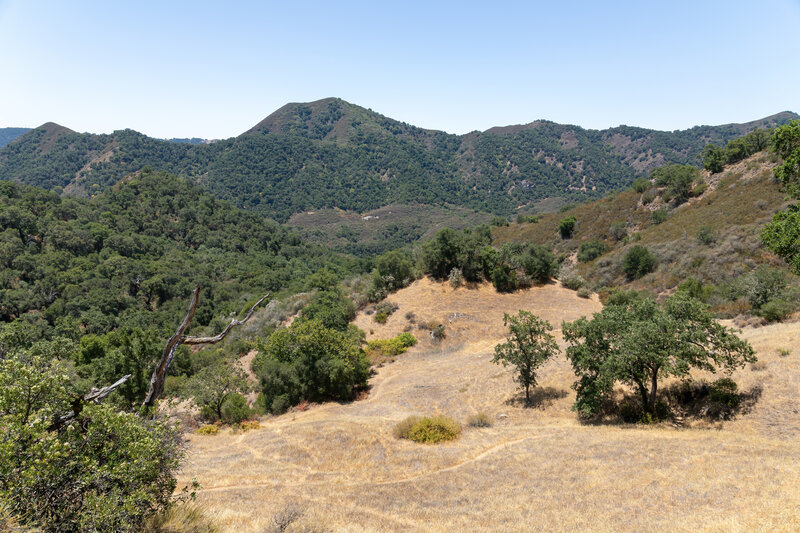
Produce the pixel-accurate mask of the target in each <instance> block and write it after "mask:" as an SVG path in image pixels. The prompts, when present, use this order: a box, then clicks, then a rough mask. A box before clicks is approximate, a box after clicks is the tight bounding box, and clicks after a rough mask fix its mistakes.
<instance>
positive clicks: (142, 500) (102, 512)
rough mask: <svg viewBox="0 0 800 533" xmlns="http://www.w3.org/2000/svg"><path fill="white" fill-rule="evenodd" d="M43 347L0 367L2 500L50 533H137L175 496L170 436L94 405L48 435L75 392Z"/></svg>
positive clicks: (157, 424) (158, 425) (173, 438)
mask: <svg viewBox="0 0 800 533" xmlns="http://www.w3.org/2000/svg"><path fill="white" fill-rule="evenodd" d="M56 342H60V341H56ZM41 348H42V347H41V346H39V347H38V348H37V347H34V348H33V349H31V350H21V351H17V352H15V353H13V354H11V355H9V356H7V357H6V358H4V359H0V427H2V428H3V430H2V431H0V480H2V481H1V482H0V500H2V501H3V502H4V504H5V505H7V506H8V508H9V510H10V511H11V512H13V513H14V514H15V515H16V516H18V517H20V518H21V519H24V520H25V521H26V522H27V523H30V524H35V525H37V526H39V527H42V528H43V529H45V530H47V531H138V530H139V529H140V527H141V526H142V523H143V521H144V519H145V518H146V517H147V516H148V515H151V514H153V513H155V512H157V511H159V510H161V509H164V508H165V507H166V506H167V505H168V503H169V501H170V498H171V496H172V493H173V491H174V489H175V485H176V481H175V475H174V472H175V471H176V469H177V467H178V464H179V461H180V459H181V456H182V452H181V448H180V444H179V439H178V436H177V433H176V431H175V428H174V427H172V426H171V425H169V424H167V423H166V422H164V421H162V420H158V419H157V420H149V419H144V418H140V417H138V416H136V415H135V414H132V413H124V412H120V411H118V410H117V409H115V408H113V407H111V406H108V405H94V404H88V405H84V406H83V409H82V410H81V411H80V413H79V414H78V416H77V417H76V418H75V419H74V421H72V422H69V423H67V424H66V425H64V426H62V427H60V428H58V429H54V428H51V423H52V422H53V420H54V417H55V416H56V415H59V414H62V413H67V412H70V411H71V410H72V406H71V404H72V398H73V397H74V396H73V395H74V394H75V391H74V390H73V389H72V387H71V385H70V382H69V378H68V374H69V371H68V368H67V366H66V365H65V364H64V363H63V362H62V361H59V360H58V359H52V358H50V357H48V356H42V355H40V354H38V353H37V352H39V351H41Z"/></svg>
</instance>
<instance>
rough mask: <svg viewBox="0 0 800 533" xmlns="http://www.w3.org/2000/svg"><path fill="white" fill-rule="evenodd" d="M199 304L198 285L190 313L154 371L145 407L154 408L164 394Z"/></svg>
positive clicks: (171, 338) (168, 343) (167, 346)
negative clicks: (165, 384) (175, 360)
mask: <svg viewBox="0 0 800 533" xmlns="http://www.w3.org/2000/svg"><path fill="white" fill-rule="evenodd" d="M199 302H200V285H197V286H196V287H195V288H194V292H193V293H192V299H191V301H190V302H189V311H187V313H186V316H185V317H184V318H183V322H181V325H180V326H178V329H177V330H176V331H175V334H174V335H173V336H172V337H170V338H169V340H168V341H167V345H166V346H164V352H163V353H162V354H161V360H160V361H159V362H158V366H156V368H155V370H153V376H152V377H151V378H150V390H148V391H147V396H145V399H144V402H143V403H142V405H144V406H145V407H152V406H153V405H154V404H155V402H156V400H157V399H158V397H159V396H161V393H162V392H164V382H165V381H166V379H167V370H168V369H169V365H170V363H171V362H172V358H173V357H175V349H176V348H177V347H178V345H179V344H180V343H181V340H182V339H183V332H184V331H186V330H187V328H188V327H189V324H191V323H192V319H193V318H194V312H195V310H196V309H197V304H198V303H199Z"/></svg>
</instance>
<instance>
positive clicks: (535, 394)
mask: <svg viewBox="0 0 800 533" xmlns="http://www.w3.org/2000/svg"><path fill="white" fill-rule="evenodd" d="M568 394H569V393H568V392H567V391H565V390H564V389H556V388H555V387H534V389H533V390H531V395H530V396H531V399H530V402H526V401H525V392H524V391H523V392H520V393H518V394H515V395H514V396H512V397H511V398H509V399H508V400H506V402H505V404H506V405H509V406H513V407H523V408H526V409H545V408H546V407H549V406H551V405H552V404H553V402H554V401H556V400H560V399H562V398H566V397H567V395H568Z"/></svg>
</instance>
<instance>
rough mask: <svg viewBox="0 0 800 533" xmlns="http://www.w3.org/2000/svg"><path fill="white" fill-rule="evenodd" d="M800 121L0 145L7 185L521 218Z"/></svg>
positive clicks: (289, 123) (331, 110)
mask: <svg viewBox="0 0 800 533" xmlns="http://www.w3.org/2000/svg"><path fill="white" fill-rule="evenodd" d="M794 117H797V115H795V114H793V113H789V112H784V113H780V114H778V115H774V116H772V117H767V118H765V119H762V120H759V121H755V122H750V123H747V124H730V125H725V126H700V127H695V128H692V129H689V130H683V131H675V132H660V131H654V130H647V129H643V128H632V127H628V126H620V127H617V128H612V129H609V130H602V131H600V130H586V129H583V128H580V127H577V126H569V125H562V124H556V123H553V122H548V121H537V122H533V123H531V124H527V125H521V126H508V127H504V128H492V129H490V130H487V131H485V132H473V133H470V134H467V135H462V136H458V135H452V134H448V133H445V132H441V131H433V130H425V129H421V128H417V127H414V126H411V125H408V124H405V123H403V122H398V121H396V120H393V119H390V118H387V117H384V116H383V115H380V114H378V113H375V112H373V111H371V110H367V109H364V108H361V107H359V106H356V105H353V104H350V103H347V102H345V101H343V100H340V99H335V98H328V99H324V100H319V101H316V102H312V103H308V104H288V105H286V106H284V107H282V108H281V109H279V110H278V111H276V112H275V113H273V114H271V115H270V116H268V117H267V118H266V119H264V120H263V121H261V122H260V123H258V124H257V125H256V126H254V127H253V128H252V129H250V130H248V131H247V132H245V133H244V134H242V135H240V136H238V137H235V138H231V139H226V140H222V141H218V142H215V143H213V144H187V143H171V142H168V141H161V140H157V139H152V138H150V137H147V136H145V135H142V134H140V133H137V132H135V131H131V130H123V131H117V132H114V133H113V134H110V135H90V134H78V133H75V132H72V131H71V130H68V129H66V128H63V127H60V126H57V125H55V124H51V123H49V124H45V125H43V126H41V127H39V128H36V129H34V130H33V131H31V132H29V133H28V134H26V135H24V136H22V137H21V138H19V139H17V140H16V141H15V142H13V143H10V144H9V145H7V146H5V147H3V148H2V149H0V179H12V180H17V181H21V182H23V183H28V184H32V185H38V186H41V187H45V188H48V189H51V190H55V191H57V192H62V191H63V192H65V193H67V194H74V195H78V196H91V195H94V194H96V193H98V192H100V191H103V190H105V189H107V188H108V187H110V186H112V185H113V184H115V183H117V182H118V181H119V180H121V179H122V178H123V177H125V176H126V175H128V174H130V173H132V172H136V171H138V170H140V169H142V168H143V167H145V166H148V167H150V168H152V169H154V170H158V171H167V172H170V173H172V174H176V175H179V176H182V177H185V178H187V179H190V180H193V181H197V182H199V183H201V184H202V185H204V186H205V187H206V188H207V189H208V190H209V191H210V192H211V193H212V194H214V195H215V196H217V197H219V198H224V199H229V200H231V201H232V202H234V203H235V204H236V205H238V206H240V207H243V208H246V209H252V210H257V211H259V212H261V213H264V214H266V215H268V216H270V217H272V218H274V219H276V220H278V221H286V220H288V218H289V217H291V216H292V215H293V214H296V213H300V212H303V211H307V210H310V209H320V208H334V207H335V208H340V209H345V210H352V211H356V212H364V211H368V210H372V209H378V208H380V207H383V206H386V205H389V204H392V203H395V204H429V205H446V204H451V205H456V206H462V207H469V208H471V209H474V210H477V211H487V212H492V213H498V214H510V213H512V212H514V211H515V210H517V209H522V210H525V209H527V210H529V211H530V210H534V209H535V208H536V205H537V202H540V201H542V200H545V199H551V200H552V199H554V198H561V199H564V200H568V201H577V200H584V199H589V198H596V197H599V196H602V195H603V194H605V193H606V192H608V191H610V190H614V189H620V188H623V187H625V186H628V185H630V183H632V182H633V180H634V179H635V178H636V177H639V176H642V175H645V174H646V173H647V172H648V171H649V170H651V169H652V168H654V167H656V166H659V165H661V164H664V163H689V164H698V163H699V160H698V158H697V156H698V154H699V153H700V152H701V150H702V148H703V147H704V146H705V144H707V143H708V142H716V143H718V144H724V143H725V142H727V141H728V140H730V139H732V138H734V137H737V136H740V135H742V134H743V133H746V132H748V131H751V130H752V129H755V128H758V127H768V126H774V125H777V124H783V123H785V122H787V121H788V120H790V119H791V118H794Z"/></svg>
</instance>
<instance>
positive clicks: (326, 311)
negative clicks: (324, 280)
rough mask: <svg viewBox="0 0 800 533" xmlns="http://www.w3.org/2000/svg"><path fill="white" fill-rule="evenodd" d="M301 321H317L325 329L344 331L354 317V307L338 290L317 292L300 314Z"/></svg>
mask: <svg viewBox="0 0 800 533" xmlns="http://www.w3.org/2000/svg"><path fill="white" fill-rule="evenodd" d="M300 317H301V318H302V319H303V320H318V321H319V322H321V323H322V325H324V326H325V327H326V328H331V329H336V330H339V331H345V330H346V329H347V325H348V324H349V323H350V321H351V320H353V319H354V318H355V317H356V307H355V305H353V302H351V301H350V300H349V299H348V298H347V297H346V296H345V295H344V294H342V292H341V291H340V290H339V289H332V290H327V291H322V292H319V293H318V294H317V295H316V296H315V297H314V299H313V300H311V302H310V303H309V304H308V305H307V306H306V307H305V308H303V311H302V312H301V313H300Z"/></svg>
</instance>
